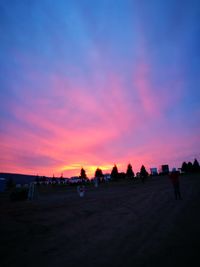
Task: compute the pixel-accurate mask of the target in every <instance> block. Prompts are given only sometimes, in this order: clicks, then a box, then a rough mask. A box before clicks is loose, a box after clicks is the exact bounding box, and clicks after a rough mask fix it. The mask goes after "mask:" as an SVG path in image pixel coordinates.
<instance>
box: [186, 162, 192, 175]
mask: <svg viewBox="0 0 200 267" xmlns="http://www.w3.org/2000/svg"><path fill="white" fill-rule="evenodd" d="M187 170H188V172H189V173H190V172H193V165H192V162H191V161H189V162H188V164H187Z"/></svg>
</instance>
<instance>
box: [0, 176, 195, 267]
mask: <svg viewBox="0 0 200 267" xmlns="http://www.w3.org/2000/svg"><path fill="white" fill-rule="evenodd" d="M180 181H181V192H182V197H183V199H182V200H175V198H174V193H173V188H172V186H171V184H170V181H169V179H168V178H167V177H164V176H163V177H155V178H149V179H148V180H147V181H146V182H145V183H144V184H142V183H141V182H140V181H135V182H132V181H129V182H127V181H123V182H122V181H121V182H112V183H106V184H101V185H100V186H99V187H98V188H95V187H94V186H91V185H90V186H87V187H86V195H85V197H84V198H80V197H79V196H78V194H77V191H76V187H73V186H60V185H57V186H52V185H48V186H44V185H43V186H39V188H38V198H37V199H36V200H33V201H21V202H11V201H10V200H9V198H8V194H5V193H1V194H0V201H1V202H0V216H1V217H0V254H1V255H0V266H1V267H18V266H20V267H25V266H27V267H35V266H37V267H38V266H43V267H53V266H66V267H71V266H87V267H90V266H91V267H98V266H101V267H102V266H106V267H109V266H111V267H112V266H113V267H119V266H125V267H126V266H128V267H129V266H131V267H132V266H134V267H137V266H141V267H145V266H146V267H156V266H157V267H158V266H159V267H161V266H162V267H163V266H171V267H175V266H200V260H199V251H200V175H187V176H182V177H181V178H180Z"/></svg>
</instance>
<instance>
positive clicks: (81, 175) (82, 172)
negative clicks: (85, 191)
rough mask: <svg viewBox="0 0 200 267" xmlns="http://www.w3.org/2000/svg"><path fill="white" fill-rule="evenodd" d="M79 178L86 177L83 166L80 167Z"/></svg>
mask: <svg viewBox="0 0 200 267" xmlns="http://www.w3.org/2000/svg"><path fill="white" fill-rule="evenodd" d="M80 178H81V179H87V175H86V171H85V170H84V169H83V168H82V169H81V173H80Z"/></svg>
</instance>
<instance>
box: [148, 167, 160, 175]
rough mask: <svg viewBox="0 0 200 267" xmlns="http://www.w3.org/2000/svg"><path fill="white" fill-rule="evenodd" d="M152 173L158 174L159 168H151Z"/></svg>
mask: <svg viewBox="0 0 200 267" xmlns="http://www.w3.org/2000/svg"><path fill="white" fill-rule="evenodd" d="M150 173H151V175H158V171H157V168H155V167H153V168H150Z"/></svg>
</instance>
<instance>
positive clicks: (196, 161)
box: [193, 159, 200, 172]
mask: <svg viewBox="0 0 200 267" xmlns="http://www.w3.org/2000/svg"><path fill="white" fill-rule="evenodd" d="M193 171H194V172H199V171H200V166H199V162H198V160H197V159H194V162H193Z"/></svg>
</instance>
